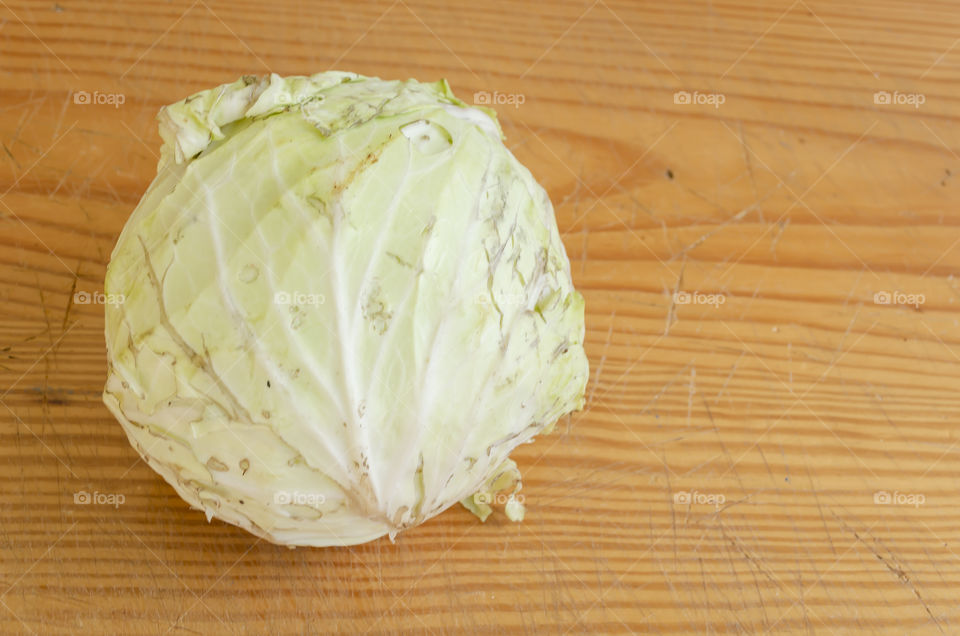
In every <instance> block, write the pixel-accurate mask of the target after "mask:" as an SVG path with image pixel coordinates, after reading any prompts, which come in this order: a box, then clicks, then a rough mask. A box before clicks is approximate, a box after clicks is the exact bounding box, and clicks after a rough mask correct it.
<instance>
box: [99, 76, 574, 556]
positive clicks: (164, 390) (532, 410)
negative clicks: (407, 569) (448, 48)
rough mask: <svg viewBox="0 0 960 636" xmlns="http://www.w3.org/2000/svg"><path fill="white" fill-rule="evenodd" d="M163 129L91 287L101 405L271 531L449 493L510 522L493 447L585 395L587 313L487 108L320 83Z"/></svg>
mask: <svg viewBox="0 0 960 636" xmlns="http://www.w3.org/2000/svg"><path fill="white" fill-rule="evenodd" d="M159 120H160V135H161V137H162V138H163V141H164V145H163V148H162V157H161V159H160V165H159V171H158V175H157V177H156V179H155V180H154V181H153V183H152V185H151V186H150V188H149V189H148V190H147V192H146V193H145V194H144V196H143V199H142V200H141V201H140V204H139V205H138V207H137V209H136V210H135V211H134V212H133V214H132V216H131V217H130V220H129V221H128V223H127V225H126V227H125V228H124V230H123V233H122V234H121V236H120V239H119V241H118V243H117V246H116V248H115V249H114V251H113V255H112V258H111V261H110V264H109V267H108V270H107V275H106V283H105V291H106V292H107V293H109V294H117V295H120V294H122V297H123V299H124V302H123V303H122V304H116V305H107V306H106V342H107V352H108V362H109V369H108V379H107V383H106V388H105V390H104V401H105V402H106V404H107V406H108V407H109V408H110V410H111V411H112V412H113V414H114V415H115V416H116V417H117V419H118V420H119V421H120V423H121V424H122V425H123V428H124V430H125V431H126V433H127V435H128V437H129V439H130V442H131V443H132V444H133V446H134V447H135V448H136V449H137V451H138V452H139V453H140V455H141V456H142V457H143V458H144V459H145V460H146V461H147V463H148V464H149V465H150V466H151V467H152V468H153V469H154V470H156V471H157V472H158V473H160V474H161V475H162V476H163V477H164V478H165V479H166V480H167V481H168V482H169V483H170V484H171V485H172V486H173V487H174V488H175V489H176V490H177V492H178V493H179V494H180V496H181V497H183V498H184V499H185V500H186V501H187V502H189V503H190V504H191V505H193V506H194V507H196V508H198V509H201V510H203V511H205V512H206V514H207V517H208V519H209V518H212V517H217V518H219V519H222V520H224V521H227V522H229V523H232V524H235V525H237V526H240V527H243V528H245V529H247V530H248V531H250V532H252V533H254V534H256V535H259V536H261V537H264V538H266V539H268V540H270V541H273V542H275V543H279V544H287V545H313V546H326V545H349V544H356V543H362V542H365V541H370V540H373V539H375V538H377V537H380V536H383V535H390V537H391V538H393V537H394V536H395V535H396V533H397V532H399V531H400V530H403V529H405V528H409V527H412V526H415V525H417V524H419V523H422V522H423V521H424V520H426V519H429V518H430V517H432V516H434V515H436V514H438V513H440V512H441V511H443V510H445V509H446V508H448V507H449V506H451V505H452V504H454V503H456V502H458V501H462V502H463V503H464V505H466V506H467V507H468V508H470V509H471V510H473V511H474V512H475V513H476V514H477V515H478V516H480V517H481V518H486V515H487V514H489V513H490V510H491V509H490V506H489V503H491V502H497V501H505V502H506V504H507V505H506V513H507V515H508V516H509V517H510V518H511V519H514V520H519V519H521V518H522V517H523V507H522V504H521V503H520V498H519V497H517V496H515V493H516V491H517V490H518V489H519V486H520V481H519V473H518V472H517V469H516V465H515V464H514V463H513V462H512V461H511V460H510V459H509V455H510V452H511V451H512V450H513V449H514V448H515V447H516V446H517V445H519V444H522V443H524V442H528V441H531V440H532V438H533V437H534V435H537V434H538V433H541V432H548V431H549V429H550V428H551V427H552V425H553V423H554V422H555V420H556V419H557V418H558V417H560V416H562V415H564V414H566V413H569V412H570V411H572V410H576V409H579V408H581V407H582V405H583V402H584V398H583V396H584V388H585V385H586V381H587V359H586V356H585V355H584V351H583V346H582V342H583V335H584V322H583V320H584V305H583V299H582V297H581V295H580V294H579V293H577V292H576V291H575V290H574V289H573V284H572V281H571V278H570V264H569V261H568V259H567V256H566V254H565V252H564V248H563V244H562V243H561V241H560V236H559V233H558V231H557V226H556V221H555V219H554V216H553V209H552V207H551V205H550V201H549V199H548V197H547V195H546V192H545V191H544V190H543V188H542V187H540V186H539V185H538V184H537V183H536V181H534V179H533V177H532V176H531V175H530V173H529V172H528V171H527V170H526V169H525V168H524V167H523V166H522V165H520V163H519V162H518V161H517V160H516V158H514V156H513V155H512V154H511V153H510V152H509V151H508V150H507V149H506V147H505V146H504V145H503V142H502V140H501V139H502V134H501V131H500V127H499V125H498V124H497V121H496V118H495V116H494V113H493V111H490V110H488V109H481V108H475V107H471V106H468V105H467V104H465V103H463V102H462V101H460V100H458V99H457V98H456V97H454V95H453V94H452V93H451V91H450V89H449V86H448V85H447V84H446V82H436V83H432V84H423V83H419V82H416V81H412V80H410V81H382V80H379V79H375V78H368V77H363V76H359V75H356V74H353V73H342V72H327V73H320V74H318V75H314V76H311V77H287V78H282V77H279V76H277V75H272V76H270V77H264V78H254V77H244V78H243V79H240V80H238V81H236V82H234V83H232V84H226V85H223V86H220V87H218V88H215V89H211V90H208V91H203V92H201V93H198V94H196V95H193V96H192V97H189V98H187V99H185V100H183V101H181V102H178V103H176V104H173V105H170V106H167V107H165V108H163V109H162V110H161V112H160V115H159ZM497 493H501V494H499V495H497ZM501 497H502V498H504V499H503V500H501V499H500V498H501Z"/></svg>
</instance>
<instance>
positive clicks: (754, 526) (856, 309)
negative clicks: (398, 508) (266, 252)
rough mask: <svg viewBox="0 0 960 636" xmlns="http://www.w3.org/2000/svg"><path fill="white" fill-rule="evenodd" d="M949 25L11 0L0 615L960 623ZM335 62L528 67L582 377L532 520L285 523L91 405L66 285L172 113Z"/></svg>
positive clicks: (96, 338) (86, 263) (140, 184)
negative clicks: (577, 405) (155, 460)
mask: <svg viewBox="0 0 960 636" xmlns="http://www.w3.org/2000/svg"><path fill="white" fill-rule="evenodd" d="M958 36H960V7H958V5H957V4H956V3H950V2H923V3H918V2H905V1H904V2H892V1H880V2H866V1H862V2H843V3H830V2H821V1H816V2H814V1H812V0H811V1H806V0H796V1H795V2H790V1H788V0H784V1H777V2H770V3H766V2H719V3H718V2H710V3H699V2H698V3H674V2H658V3H654V2H641V3H635V2H626V1H624V0H597V1H595V2H590V1H580V0H577V1H573V0H569V1H568V0H562V1H560V2H552V3H540V2H495V3H467V2H463V3H457V4H451V3H446V2H439V1H438V0H432V1H424V2H419V1H418V2H414V1H412V0H397V1H396V2H389V1H381V2H375V3H370V2H360V3H344V4H342V5H337V4H327V3H312V2H287V1H274V2H269V3H260V2H252V1H248V0H240V1H239V2H230V3H228V2H222V1H219V0H218V1H216V2H214V1H213V0H196V1H195V2H192V3H191V2H189V1H184V0H173V1H172V2H161V1H159V0H153V1H151V2H144V3H139V2H137V3H134V2H113V3H111V2H93V1H92V2H73V1H71V0H58V2H56V3H54V2H53V1H52V0H49V1H48V0H44V1H42V2H29V1H26V0H2V1H0V142H2V146H3V147H2V149H0V246H2V251H0V300H2V304H0V387H2V388H0V440H2V441H0V452H2V454H3V457H2V459H0V484H2V488H0V524H2V525H0V633H4V634H8V633H13V634H17V633H39V634H48V633H104V634H118V633H167V632H169V633H193V634H207V633H250V634H266V633H304V634H308V633H309V634H323V633H332V632H341V633H385V634H387V633H389V634H394V633H421V632H432V633H436V634H453V633H508V632H509V633H527V634H563V633H602V632H616V633H625V632H634V633H645V632H662V633H750V634H753V633H764V632H772V633H826V634H831V633H833V634H846V633H890V634H904V633H911V634H912V633H933V634H936V633H944V634H956V633H960V601H958V599H960V493H958V486H960V482H958V478H957V475H958V472H960V427H958V416H960V399H958V390H960V323H958V317H960V312H958V306H960V281H958V280H957V279H956V277H955V276H954V272H955V271H956V270H957V268H958V266H960V229H958V226H960V214H958V200H960V184H958V176H960V157H958V153H960V128H958V116H957V111H958V106H960V81H958V71H960V40H958ZM331 67H332V68H338V69H344V70H353V71H357V72H360V73H364V74H369V75H378V76H382V77H389V78H406V77H416V78H418V79H421V80H434V79H437V78H440V77H446V78H448V79H449V81H450V83H451V85H452V86H453V88H454V90H455V91H456V92H457V94H458V95H460V96H461V97H463V98H465V99H466V100H467V101H470V100H471V99H472V96H473V93H474V92H475V91H481V90H486V91H491V92H492V91H499V92H500V93H502V94H507V95H522V96H523V104H522V105H520V106H519V107H514V106H513V105H509V104H503V105H499V106H497V109H498V111H499V113H500V116H501V119H502V122H503V125H504V129H505V132H506V133H507V135H508V143H509V145H510V147H511V148H512V149H513V151H514V152H515V153H516V154H517V156H518V157H519V158H520V160H521V161H523V162H524V163H525V164H526V165H527V166H529V167H530V169H531V171H532V172H533V173H534V175H535V176H536V177H537V178H538V179H539V180H540V181H541V182H542V183H543V184H544V186H545V187H546V188H547V189H548V191H549V193H550V195H551V198H552V199H553V201H554V203H555V206H556V213H557V218H558V221H559V224H560V227H561V231H562V232H564V241H565V244H566V246H567V250H568V252H569V254H570V257H571V261H572V263H573V274H574V278H575V282H576V284H577V285H578V287H579V288H580V289H581V290H583V293H584V295H585V297H586V300H587V336H586V340H587V352H588V355H589V357H590V361H591V383H590V385H589V387H588V395H589V403H588V408H587V409H586V410H585V411H584V412H583V413H579V414H577V415H575V416H573V417H572V418H571V419H570V420H569V421H562V422H560V424H559V425H558V427H557V429H556V431H555V432H554V433H553V434H551V435H550V436H547V437H544V438H542V439H540V440H538V441H537V443H536V444H533V445H530V446H526V447H524V448H522V449H519V451H518V452H517V453H516V455H515V457H516V459H517V460H518V463H519V464H520V467H521V469H522V470H523V471H524V473H525V479H524V482H525V487H524V492H525V493H526V497H527V503H528V514H527V519H526V521H525V522H524V523H522V524H511V523H509V522H507V521H506V520H505V519H504V517H503V516H502V514H501V515H496V516H494V517H493V518H491V519H490V520H489V521H488V522H487V523H486V524H481V523H479V522H478V521H477V520H476V519H475V518H473V517H472V516H471V515H470V514H469V513H467V512H466V511H464V510H463V509H460V508H459V507H457V508H455V509H451V510H449V511H448V512H446V513H445V514H443V515H441V516H440V517H438V518H435V519H433V520H431V521H429V522H428V523H427V524H425V525H423V526H421V527H419V528H417V529H414V530H412V531H409V532H406V533H405V534H403V535H402V536H401V537H400V538H399V539H398V541H397V543H396V544H395V545H394V544H391V543H390V542H389V541H388V540H381V541H377V542H374V543H371V544H367V545H363V546H359V547H353V548H340V549H298V550H288V549H285V548H279V547H275V546H272V545H268V544H266V543H264V542H258V541H257V540H256V539H255V538H254V537H252V536H250V535H248V534H246V533H244V532H243V531H241V530H238V529H236V528H233V527H231V526H228V525H225V524H223V523H219V522H214V523H212V524H208V523H207V521H206V520H205V518H204V516H203V515H202V514H201V513H198V512H196V511H191V510H190V509H189V508H188V506H187V505H186V504H185V503H184V502H182V501H181V500H180V499H179V498H178V497H177V496H176V495H175V493H174V492H173V490H172V489H171V488H170V487H168V486H167V485H166V483H164V482H163V480H162V479H161V478H160V477H159V476H157V475H155V474H154V473H153V472H152V471H151V470H150V469H149V468H148V467H147V466H145V465H144V464H143V463H142V462H139V461H138V460H137V456H136V454H135V452H134V450H133V449H132V448H131V447H130V446H129V444H128V443H127V441H126V438H125V436H124V434H123V432H122V430H121V428H120V426H119V425H118V424H117V423H116V422H115V421H114V420H113V419H112V417H111V416H110V414H109V413H108V412H107V410H106V408H105V407H104V406H103V405H102V404H101V401H100V391H101V388H102V382H103V379H104V375H105V359H104V343H103V337H102V329H103V321H102V308H101V307H99V306H97V305H79V304H74V303H71V298H72V297H73V294H74V292H76V291H89V292H95V291H97V290H99V289H101V285H102V277H103V274H104V267H105V264H106V260H107V258H108V255H109V253H110V250H111V248H112V245H113V243H114V241H115V239H116V237H117V235H118V233H119V231H120V229H121V227H122V225H123V223H124V221H125V220H126V218H127V216H128V214H129V213H130V211H131V210H132V209H133V207H134V206H135V205H136V203H137V201H138V199H139V197H140V195H141V194H142V193H143V191H144V189H145V188H146V187H147V185H148V184H149V182H150V180H151V178H152V177H153V175H154V174H155V167H156V153H157V152H158V149H159V139H158V136H157V133H156V126H155V122H154V116H155V114H156V111H157V109H158V108H159V107H160V106H161V105H163V104H165V103H168V102H171V101H175V100H177V99H180V98H182V97H184V96H186V95H188V94H190V93H191V92H194V91H197V90H201V89H203V88H208V87H210V86H214V85H216V84H220V83H223V82H226V81H231V80H233V79H235V78H236V77H238V76H240V75H242V74H251V73H255V74H257V73H265V72H267V71H268V70H271V71H275V72H278V73H280V74H307V73H312V72H318V71H322V70H326V69H328V68H331ZM680 90H685V91H688V92H690V93H691V94H693V93H694V91H698V92H699V94H700V95H722V96H723V103H722V104H719V105H718V106H717V107H714V105H711V104H682V103H676V101H675V94H676V92H677V91H680ZM883 90H885V91H889V92H891V93H892V94H894V95H895V97H894V100H893V101H896V100H897V99H900V100H901V101H905V102H907V103H900V104H889V105H888V104H882V103H876V101H875V97H874V96H875V93H876V92H877V91H883ZM75 91H87V92H89V93H91V94H92V93H94V92H96V91H99V92H100V93H101V94H122V95H123V96H124V103H123V104H122V105H120V106H119V107H114V106H112V105H109V104H99V105H98V104H78V103H76V102H75V99H74V95H75V94H76V93H75ZM895 91H898V93H894V92H895ZM917 95H919V96H921V97H915V98H913V99H910V96H917ZM921 98H922V101H923V103H922V104H913V103H909V102H911V101H913V102H917V101H921ZM714 101H719V100H714ZM883 291H888V292H891V293H892V292H900V293H902V294H913V295H923V301H924V302H923V304H919V305H918V306H916V307H913V306H904V305H884V304H878V303H876V302H875V299H874V295H875V294H876V293H877V292H883ZM677 292H679V293H681V294H682V292H690V293H692V292H700V293H702V294H723V298H724V300H725V302H724V303H723V304H718V305H717V306H711V305H702V304H701V305H698V304H687V305H684V304H677V303H674V302H672V300H673V299H674V298H675V296H674V294H675V293H677ZM681 298H682V296H681ZM78 491H89V492H94V491H96V492H100V493H116V494H123V495H124V497H125V501H124V503H123V505H120V506H118V507H111V506H105V505H77V504H75V503H74V493H76V492H78ZM878 491H887V492H889V493H891V495H892V496H894V498H895V501H894V503H892V504H882V503H876V496H877V495H876V493H877V492H878ZM684 492H687V493H696V494H695V495H692V501H691V503H689V504H687V503H684V500H683V493H684ZM721 498H722V500H723V503H722V504H721V505H714V504H712V503H710V502H711V501H714V502H715V501H719V500H720V499H721ZM911 502H912V504H913V505H911Z"/></svg>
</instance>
